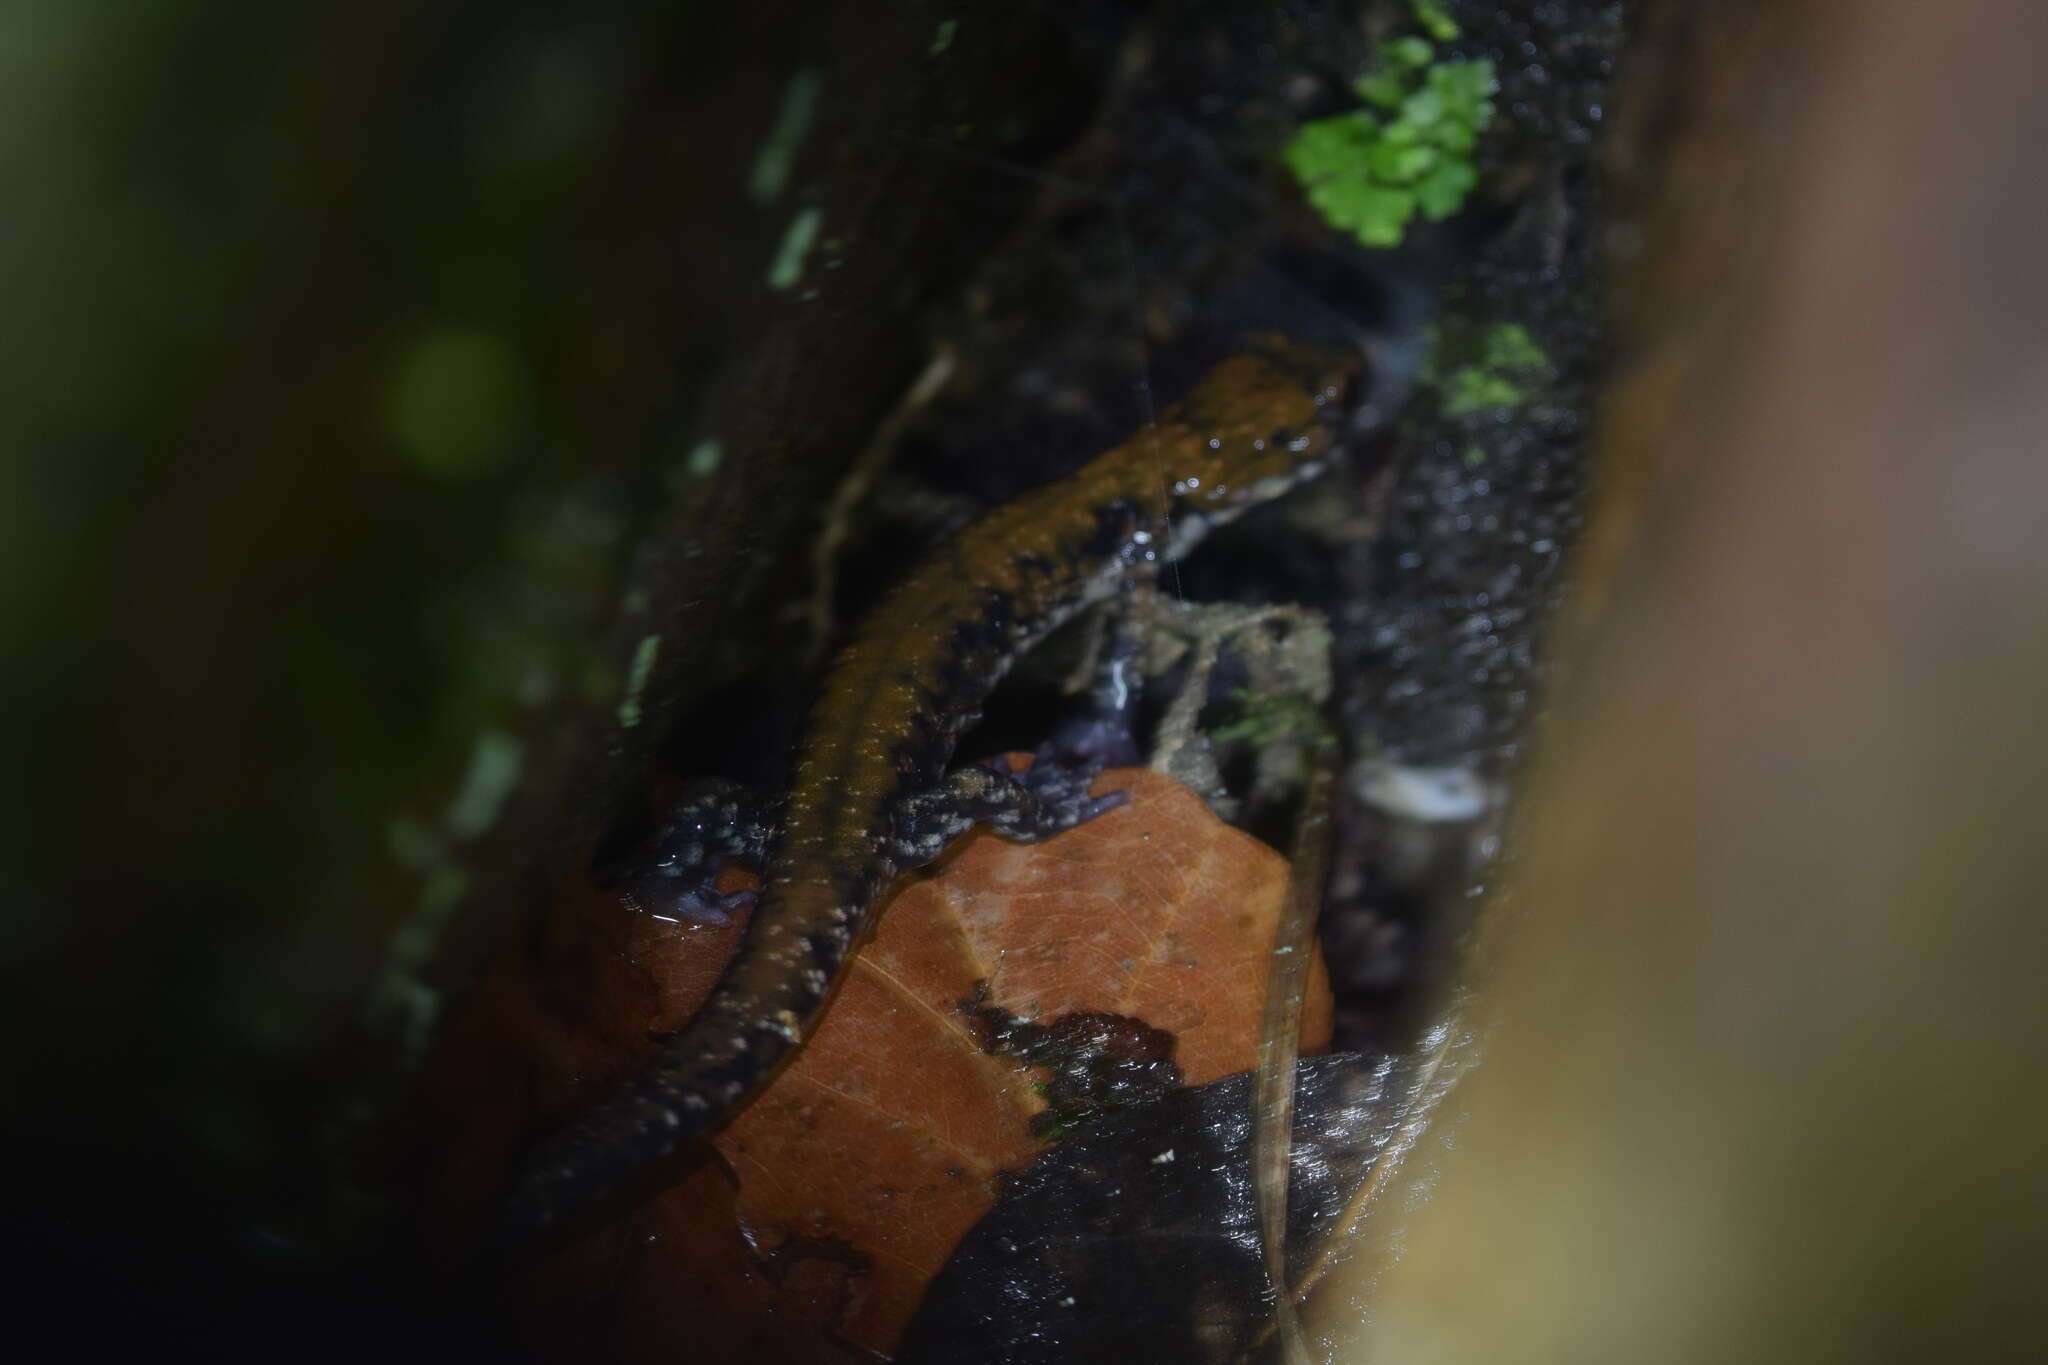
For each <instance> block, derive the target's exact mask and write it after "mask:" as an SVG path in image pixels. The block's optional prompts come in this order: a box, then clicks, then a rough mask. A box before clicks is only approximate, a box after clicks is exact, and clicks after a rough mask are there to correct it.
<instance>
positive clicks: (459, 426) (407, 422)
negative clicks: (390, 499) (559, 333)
mask: <svg viewBox="0 0 2048 1365" xmlns="http://www.w3.org/2000/svg"><path fill="white" fill-rule="evenodd" d="M525 392H526V376H525V371H524V369H523V367H522V366H521V364H520V360H519V356H518V353H517V352H515V351H514V350H513V349H512V346H511V345H510V343H508V342H507V341H506V340H505V339H504V338H503V337H501V336H499V335H497V334H496V333H494V332H486V331H481V330H479V329H476V328H471V327H454V326H451V327H441V328H436V329H434V330H432V331H429V332H427V333H425V334H424V335H422V336H420V337H418V338H416V339H414V340H413V341H412V343H411V344H410V345H408V346H407V347H406V348H405V351H404V352H403V354H402V355H401V356H400V357H399V361H398V366H397V373H396V375H395V376H394V378H393V380H392V384H391V390H390V393H389V396H388V399H387V407H386V417H387V420H388V421H389V424H390V431H391V435H392V437H393V439H394V440H395V442H396V444H397V446H398V448H399V449H400V450H401V451H403V452H404V453H405V454H406V455H407V456H408V457H409V458H410V459H411V460H412V461H413V463H414V464H415V465H417V466H418V467H419V468H420V469H422V470H425V471H426V472H427V473H429V474H431V475H433V476H434V477H436V478H441V479H447V480H450V481H461V480H466V479H473V478H477V477H480V476H482V475H485V474H489V473H491V472H492V471H494V470H496V469H498V468H499V467H500V466H501V465H502V464H503V463H504V462H505V459H506V457H507V456H508V455H510V453H511V441H512V439H513V437H514V435H515V434H516V433H517V431H518V429H519V427H520V425H521V423H522V422H523V421H524V419H525V415H526V400H525Z"/></svg>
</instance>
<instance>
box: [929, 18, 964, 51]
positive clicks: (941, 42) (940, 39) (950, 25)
mask: <svg viewBox="0 0 2048 1365" xmlns="http://www.w3.org/2000/svg"><path fill="white" fill-rule="evenodd" d="M959 31H960V21H959V20H958V19H941V20H939V28H938V31H937V32H936V33H934V34H932V51H931V55H932V56H934V57H943V56H945V55H946V49H947V48H949V47H951V46H952V45H953V35H954V34H955V33H957V32H959Z"/></svg>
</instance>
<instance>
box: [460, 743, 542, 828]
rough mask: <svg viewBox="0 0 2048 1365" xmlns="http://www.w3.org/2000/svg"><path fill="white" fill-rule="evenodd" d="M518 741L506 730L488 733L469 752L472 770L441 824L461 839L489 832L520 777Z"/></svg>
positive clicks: (470, 769)
mask: <svg viewBox="0 0 2048 1365" xmlns="http://www.w3.org/2000/svg"><path fill="white" fill-rule="evenodd" d="M521 757H522V753H521V750H520V747H519V741H518V740H517V739H515V738H514V737H513V736H511V735H508V734H506V733H505V732H504V731H503V730H485V731H483V732H482V733H481V734H479V735H478V736H477V737H476V747H475V748H474V749H472V750H471V751H470V755H469V770H468V771H467V772H466V773H465V774H464V775H463V778H462V786H461V787H460V788H459V789H458V790H457V791H456V793H455V799H454V800H453V801H451V802H449V804H448V812H447V814H446V815H445V816H443V817H442V823H443V824H444V825H446V826H447V828H448V832H449V833H450V834H452V835H454V836H455V837H456V838H458V839H474V838H476V837H477V836H478V835H479V834H482V833H483V832H484V831H485V830H487V829H489V828H490V827H491V825H492V824H493V823H495V822H496V820H497V818H498V811H499V809H500V808H501V807H503V805H504V804H505V797H506V796H507V795H509V794H510V793H511V791H512V784H513V783H514V782H516V781H517V780H518V778H519V765H520V760H521Z"/></svg>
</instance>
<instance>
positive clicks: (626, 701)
mask: <svg viewBox="0 0 2048 1365" xmlns="http://www.w3.org/2000/svg"><path fill="white" fill-rule="evenodd" d="M660 658H661V637H660V636H659V635H645V636H642V637H641V639H640V643H639V645H637V646H636V647H635V648H634V650H633V662H632V665H631V666H630V667H629V668H628V669H627V670H626V691H625V695H624V696H622V697H620V698H619V725H620V726H621V727H622V728H624V729H627V730H630V729H632V728H633V727H634V726H636V725H638V724H639V723H640V694H641V693H642V692H645V691H646V690H647V683H648V681H649V680H650V679H651V678H653V677H654V665H655V661H656V660H658V659H660Z"/></svg>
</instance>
